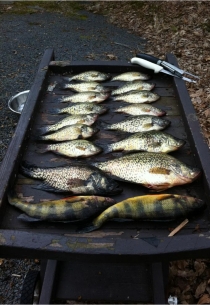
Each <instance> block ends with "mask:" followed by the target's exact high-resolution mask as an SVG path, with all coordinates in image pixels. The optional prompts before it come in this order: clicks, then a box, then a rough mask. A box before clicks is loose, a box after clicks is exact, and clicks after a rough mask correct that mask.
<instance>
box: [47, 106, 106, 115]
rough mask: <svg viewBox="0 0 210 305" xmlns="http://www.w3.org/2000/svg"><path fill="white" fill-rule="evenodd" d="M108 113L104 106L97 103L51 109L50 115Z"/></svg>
mask: <svg viewBox="0 0 210 305" xmlns="http://www.w3.org/2000/svg"><path fill="white" fill-rule="evenodd" d="M106 111H107V108H106V107H105V106H103V105H96V104H95V103H75V104H73V105H71V106H68V107H65V108H61V109H60V108H55V109H50V110H49V111H48V113H51V114H63V113H68V114H71V115H77V114H79V115H82V114H90V113H96V114H103V113H105V112H106Z"/></svg>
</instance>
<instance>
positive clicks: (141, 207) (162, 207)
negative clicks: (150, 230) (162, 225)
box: [79, 194, 205, 233]
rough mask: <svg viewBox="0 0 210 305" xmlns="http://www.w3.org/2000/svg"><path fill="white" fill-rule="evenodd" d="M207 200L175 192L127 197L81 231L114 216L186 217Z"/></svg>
mask: <svg viewBox="0 0 210 305" xmlns="http://www.w3.org/2000/svg"><path fill="white" fill-rule="evenodd" d="M204 206H205V202H204V201H203V200H201V199H197V198H194V197H189V196H181V195H174V194H160V195H145V196H137V197H133V198H128V199H125V200H123V201H121V202H118V203H116V204H114V205H113V206H111V207H109V208H107V209H106V210H105V211H104V212H102V213H101V214H100V215H99V216H97V217H96V218H95V219H94V220H93V221H92V223H90V224H88V225H86V226H83V227H82V228H80V229H79V232H81V233H82V232H91V231H94V230H97V229H98V228H100V227H101V226H102V225H103V224H104V223H105V222H107V221H109V220H112V219H113V218H127V219H133V220H149V221H151V220H153V221H154V220H173V219H176V218H180V217H186V216H188V215H189V214H192V213H195V212H197V211H198V210H201V209H202V208H203V207H204Z"/></svg>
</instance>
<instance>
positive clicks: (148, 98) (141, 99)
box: [112, 90, 160, 104]
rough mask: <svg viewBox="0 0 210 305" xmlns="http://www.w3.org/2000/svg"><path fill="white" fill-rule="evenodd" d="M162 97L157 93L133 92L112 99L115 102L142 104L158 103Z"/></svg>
mask: <svg viewBox="0 0 210 305" xmlns="http://www.w3.org/2000/svg"><path fill="white" fill-rule="evenodd" d="M159 98H160V96H159V95H158V94H157V93H154V92H151V91H147V90H141V91H140V90H133V91H129V92H126V93H124V94H119V95H117V96H115V97H113V98H112V99H113V100H114V101H123V102H126V103H130V104H142V103H152V102H156V101H157V100H158V99H159Z"/></svg>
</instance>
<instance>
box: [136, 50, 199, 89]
mask: <svg viewBox="0 0 210 305" xmlns="http://www.w3.org/2000/svg"><path fill="white" fill-rule="evenodd" d="M149 56H150V55H149ZM131 63H132V64H138V65H140V66H142V67H144V68H147V69H151V70H153V71H154V73H159V72H162V73H165V74H168V75H171V76H174V77H178V78H180V79H183V80H185V81H187V82H191V83H196V81H194V80H192V79H190V78H187V77H185V76H183V74H180V75H177V74H175V73H174V72H171V71H168V70H166V69H163V67H162V66H160V65H157V64H155V63H153V62H151V61H148V60H146V59H143V58H139V57H133V58H131ZM172 66H173V65H172Z"/></svg>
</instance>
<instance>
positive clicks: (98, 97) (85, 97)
mask: <svg viewBox="0 0 210 305" xmlns="http://www.w3.org/2000/svg"><path fill="white" fill-rule="evenodd" d="M109 96H110V93H109V92H92V91H88V92H86V91H85V92H79V93H75V94H73V95H70V96H63V97H62V98H60V99H59V101H60V102H61V103H65V102H71V103H84V102H88V103H97V104H98V103H101V102H103V101H105V100H106V99H108V98H109Z"/></svg>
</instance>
